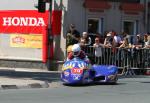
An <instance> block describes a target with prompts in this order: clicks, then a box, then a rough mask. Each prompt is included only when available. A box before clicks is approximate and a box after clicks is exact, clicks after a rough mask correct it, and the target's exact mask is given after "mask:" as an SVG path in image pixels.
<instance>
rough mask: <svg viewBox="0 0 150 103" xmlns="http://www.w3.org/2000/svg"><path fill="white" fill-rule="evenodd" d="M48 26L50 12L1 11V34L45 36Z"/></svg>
mask: <svg viewBox="0 0 150 103" xmlns="http://www.w3.org/2000/svg"><path fill="white" fill-rule="evenodd" d="M47 25H48V11H47V12H45V13H39V12H38V11H37V10H4V11H2V10H1V11H0V28H1V29H0V33H24V34H30V33H34V34H43V28H45V27H47Z"/></svg>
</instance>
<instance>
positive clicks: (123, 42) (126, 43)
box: [119, 37, 131, 48]
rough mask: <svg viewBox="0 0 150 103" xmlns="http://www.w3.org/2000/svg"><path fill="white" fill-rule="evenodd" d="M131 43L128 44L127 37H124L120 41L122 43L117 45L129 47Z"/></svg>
mask: <svg viewBox="0 0 150 103" xmlns="http://www.w3.org/2000/svg"><path fill="white" fill-rule="evenodd" d="M129 47H131V45H130V44H129V41H128V38H127V37H125V38H124V39H123V41H122V44H121V45H120V46H119V48H129Z"/></svg>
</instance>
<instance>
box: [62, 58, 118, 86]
mask: <svg viewBox="0 0 150 103" xmlns="http://www.w3.org/2000/svg"><path fill="white" fill-rule="evenodd" d="M117 74H118V68H117V67H116V66H114V65H93V66H91V64H89V63H87V62H86V61H84V60H81V59H79V58H74V59H72V60H70V61H66V62H65V63H64V65H63V67H62V72H61V80H62V81H63V83H64V84H86V83H93V82H94V83H116V82H117V80H118V79H117Z"/></svg>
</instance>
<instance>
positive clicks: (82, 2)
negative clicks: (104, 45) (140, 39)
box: [0, 0, 150, 61]
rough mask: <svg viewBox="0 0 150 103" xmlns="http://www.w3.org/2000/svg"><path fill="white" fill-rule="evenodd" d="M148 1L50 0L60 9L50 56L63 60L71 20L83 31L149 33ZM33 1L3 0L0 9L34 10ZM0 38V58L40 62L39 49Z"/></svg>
mask: <svg viewBox="0 0 150 103" xmlns="http://www.w3.org/2000/svg"><path fill="white" fill-rule="evenodd" d="M149 2H150V0H52V7H53V10H55V11H62V16H61V24H60V25H61V33H59V34H55V33H54V34H52V39H53V40H52V45H53V50H51V51H50V52H52V51H53V53H52V54H53V58H52V59H53V60H56V61H63V60H65V57H66V32H67V30H68V29H69V25H70V24H71V23H73V24H75V25H76V29H77V30H78V31H79V32H80V33H82V32H84V31H87V32H89V34H91V35H93V34H95V33H97V32H99V33H100V34H101V35H104V32H105V31H110V30H114V31H116V32H117V33H122V32H127V33H128V34H130V35H136V34H137V33H146V32H150V3H149ZM37 3H38V0H30V1H27V0H11V1H10V0H3V1H1V4H0V5H1V6H0V10H1V11H3V10H37V8H35V4H37ZM3 5H5V6H3ZM46 9H47V10H49V3H46ZM49 19H50V18H49ZM54 26H55V25H54ZM54 26H53V27H54ZM53 27H52V28H53ZM0 38H1V41H0V50H1V51H0V52H1V55H0V56H1V57H0V59H11V56H13V57H17V58H16V59H17V60H23V59H25V60H29V61H42V59H41V58H42V57H41V55H42V51H41V50H40V49H38V48H34V49H33V48H32V49H29V48H19V49H18V48H12V47H10V44H9V42H10V41H9V40H10V37H9V36H8V35H5V34H2V35H1V36H0ZM4 39H5V40H4ZM48 40H49V39H48ZM4 52H5V53H6V54H8V55H10V57H8V58H4V57H6V56H8V55H2V53H4ZM47 53H49V52H47ZM22 54H26V55H22ZM19 55H20V57H19Z"/></svg>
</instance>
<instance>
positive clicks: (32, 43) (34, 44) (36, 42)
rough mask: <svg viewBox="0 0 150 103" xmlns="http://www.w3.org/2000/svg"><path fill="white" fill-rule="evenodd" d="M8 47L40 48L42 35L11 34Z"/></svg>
mask: <svg viewBox="0 0 150 103" xmlns="http://www.w3.org/2000/svg"><path fill="white" fill-rule="evenodd" d="M10 46H11V47H20V48H21V47H23V48H42V35H36V34H30V35H28V34H11V35H10Z"/></svg>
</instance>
